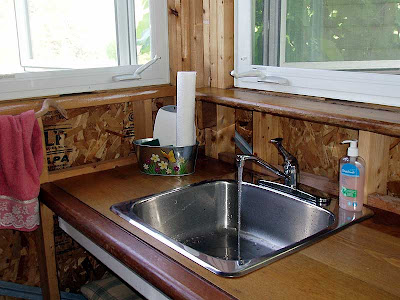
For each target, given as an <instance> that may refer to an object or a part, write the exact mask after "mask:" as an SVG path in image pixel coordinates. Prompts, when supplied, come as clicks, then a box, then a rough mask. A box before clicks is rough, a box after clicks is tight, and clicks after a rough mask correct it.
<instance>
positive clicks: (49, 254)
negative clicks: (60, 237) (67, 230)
mask: <svg viewBox="0 0 400 300" xmlns="http://www.w3.org/2000/svg"><path fill="white" fill-rule="evenodd" d="M36 244H37V247H38V254H39V255H38V263H39V272H40V285H41V288H42V293H43V299H45V300H59V299H60V291H59V287H58V277H57V266H56V255H55V247H54V213H53V212H52V211H51V210H50V209H49V208H48V207H47V206H46V205H45V204H43V203H42V202H40V227H39V229H38V230H36Z"/></svg>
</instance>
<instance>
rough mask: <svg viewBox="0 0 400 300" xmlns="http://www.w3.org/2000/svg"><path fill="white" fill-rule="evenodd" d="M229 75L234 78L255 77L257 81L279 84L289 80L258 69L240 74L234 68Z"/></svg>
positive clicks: (285, 83)
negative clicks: (266, 73) (269, 74)
mask: <svg viewBox="0 0 400 300" xmlns="http://www.w3.org/2000/svg"><path fill="white" fill-rule="evenodd" d="M231 76H233V77H234V78H236V79H238V78H243V77H257V81H258V82H266V83H275V84H280V85H288V84H289V80H287V79H286V78H283V77H278V76H267V75H265V74H264V73H263V72H262V71H260V70H253V71H248V72H243V73H240V74H236V72H235V70H232V72H231Z"/></svg>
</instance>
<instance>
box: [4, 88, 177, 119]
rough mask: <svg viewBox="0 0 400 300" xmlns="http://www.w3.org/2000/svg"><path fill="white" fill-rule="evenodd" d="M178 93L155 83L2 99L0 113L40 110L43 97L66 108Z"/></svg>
mask: <svg viewBox="0 0 400 300" xmlns="http://www.w3.org/2000/svg"><path fill="white" fill-rule="evenodd" d="M175 95H176V87H174V86H172V85H168V84H165V85H154V86H146V87H138V88H129V89H118V90H107V91H96V92H91V93H81V94H71V95H61V96H49V97H40V98H35V99H22V100H5V101H0V115H16V114H20V113H22V112H24V111H27V110H31V109H34V110H39V109H40V107H41V106H42V101H43V99H46V98H56V99H57V102H58V103H59V104H61V106H62V107H63V108H64V109H72V108H80V107H89V106H98V105H105V104H113V103H123V102H130V101H140V100H146V99H151V98H162V97H169V96H175Z"/></svg>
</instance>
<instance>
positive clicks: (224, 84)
mask: <svg viewBox="0 0 400 300" xmlns="http://www.w3.org/2000/svg"><path fill="white" fill-rule="evenodd" d="M217 9H218V12H217V17H218V27H217V28H218V29H217V30H218V32H217V35H218V87H219V88H222V89H226V88H229V87H232V86H233V77H232V76H231V75H230V72H231V71H232V70H233V56H234V55H233V49H234V42H233V33H234V21H233V19H234V17H233V16H234V2H233V0H218V1H217Z"/></svg>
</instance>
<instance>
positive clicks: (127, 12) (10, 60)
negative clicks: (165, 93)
mask: <svg viewBox="0 0 400 300" xmlns="http://www.w3.org/2000/svg"><path fill="white" fill-rule="evenodd" d="M0 40H1V41H2V47H0V100H4V99H15V98H25V97H35V96H45V95H52V94H65V93H79V92H88V91H93V90H103V89H115V88H126V87H134V86H144V85H154V84H164V83H169V65H168V20H167V7H166V3H165V1H159V0H114V1H113V0H107V1H96V0H85V1H79V0H69V1H57V0H2V1H0ZM135 72H136V73H135ZM133 74H135V75H133Z"/></svg>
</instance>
